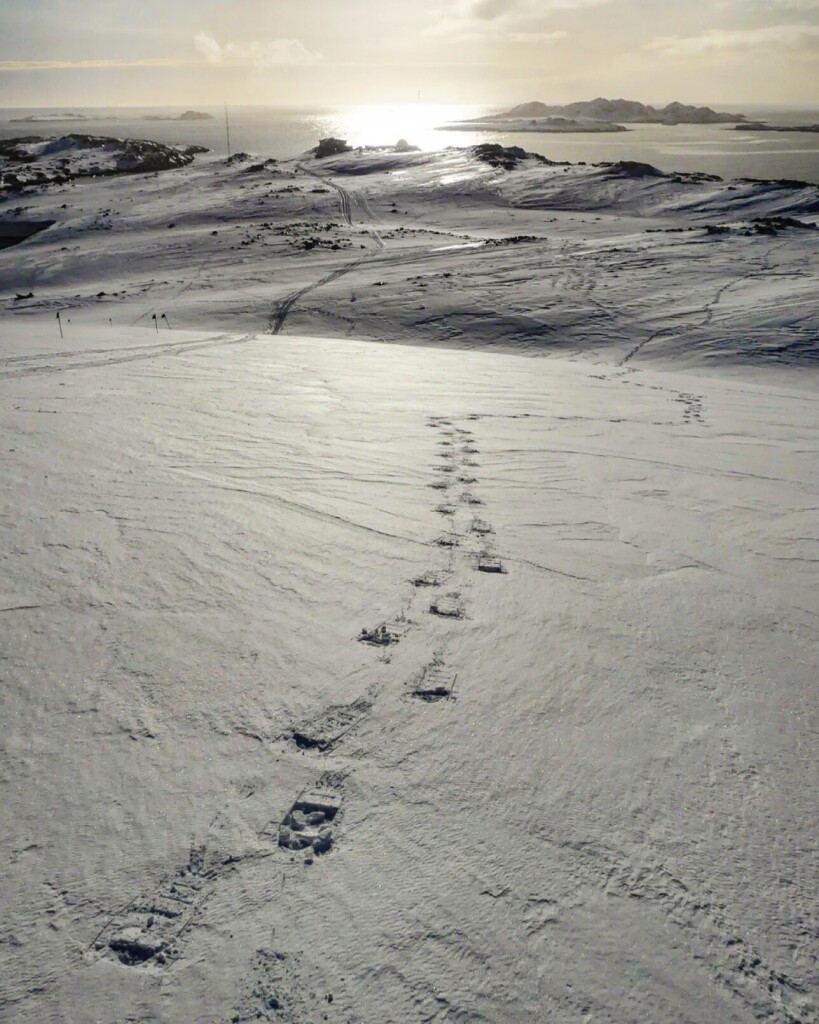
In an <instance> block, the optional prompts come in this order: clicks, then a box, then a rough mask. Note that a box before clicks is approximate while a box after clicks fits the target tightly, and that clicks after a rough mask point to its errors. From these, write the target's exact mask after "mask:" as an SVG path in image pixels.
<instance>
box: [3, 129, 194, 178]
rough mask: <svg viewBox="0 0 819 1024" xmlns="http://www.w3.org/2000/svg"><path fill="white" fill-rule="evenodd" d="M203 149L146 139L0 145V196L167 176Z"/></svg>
mask: <svg viewBox="0 0 819 1024" xmlns="http://www.w3.org/2000/svg"><path fill="white" fill-rule="evenodd" d="M204 152H207V150H206V149H204V148H203V147H202V146H187V147H184V148H177V147H175V146H165V145H163V144H162V143H160V142H151V141H149V140H147V139H112V138H107V137H106V136H98V135H80V134H75V133H72V134H70V135H63V136H60V137H59V138H41V137H39V136H26V137H24V138H17V139H6V140H3V141H0V192H3V191H7V192H8V191H14V192H19V191H21V190H22V189H24V188H26V187H28V186H32V185H48V184H50V183H56V184H61V183H63V182H66V181H73V180H74V179H75V178H88V177H105V176H109V175H115V174H144V173H147V172H149V171H166V170H170V169H172V168H176V167H185V166H187V165H188V164H190V163H192V161H193V159H194V156H195V155H196V154H197V153H204Z"/></svg>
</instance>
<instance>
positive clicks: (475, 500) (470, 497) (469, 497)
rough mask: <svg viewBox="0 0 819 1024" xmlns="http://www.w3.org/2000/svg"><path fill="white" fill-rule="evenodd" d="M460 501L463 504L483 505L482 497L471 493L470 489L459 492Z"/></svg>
mask: <svg viewBox="0 0 819 1024" xmlns="http://www.w3.org/2000/svg"><path fill="white" fill-rule="evenodd" d="M461 502H462V504H464V505H483V499H481V498H479V497H478V496H477V495H475V494H472V493H471V492H470V491H464V492H463V494H461Z"/></svg>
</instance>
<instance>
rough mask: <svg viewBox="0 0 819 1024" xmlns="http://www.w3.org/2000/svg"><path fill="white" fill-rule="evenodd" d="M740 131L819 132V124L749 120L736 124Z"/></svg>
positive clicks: (735, 128)
mask: <svg viewBox="0 0 819 1024" xmlns="http://www.w3.org/2000/svg"><path fill="white" fill-rule="evenodd" d="M734 131H738V132H819V124H795V125H791V124H764V123H763V122H762V121H748V122H747V123H746V124H738V125H735V126H734Z"/></svg>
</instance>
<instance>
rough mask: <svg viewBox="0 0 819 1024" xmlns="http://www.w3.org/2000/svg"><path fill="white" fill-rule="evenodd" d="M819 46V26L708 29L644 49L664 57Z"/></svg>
mask: <svg viewBox="0 0 819 1024" xmlns="http://www.w3.org/2000/svg"><path fill="white" fill-rule="evenodd" d="M815 46H819V25H768V26H766V27H764V28H746V29H733V30H731V29H708V30H707V31H706V32H703V33H701V34H700V35H698V36H661V37H659V38H657V39H652V40H651V41H650V42H648V43H646V44H645V46H644V49H646V50H652V51H653V52H655V53H660V54H662V55H664V56H667V57H694V56H698V55H700V54H707V53H728V52H731V51H734V52H743V51H748V50H773V49H777V50H788V49H789V50H798V49H806V48H813V47H815Z"/></svg>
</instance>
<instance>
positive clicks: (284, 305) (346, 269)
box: [267, 164, 385, 334]
mask: <svg viewBox="0 0 819 1024" xmlns="http://www.w3.org/2000/svg"><path fill="white" fill-rule="evenodd" d="M297 169H298V170H300V171H301V172H302V173H303V174H307V175H309V176H310V177H312V178H317V179H318V180H319V181H321V182H324V183H325V184H327V185H329V186H330V187H331V188H333V189H335V191H336V192H337V193H338V197H339V202H340V204H341V215H342V217H343V218H344V222H345V223H346V224H347V226H348V227H353V226H354V222H353V203H354V199H353V197H352V195H351V193H350V192H349V191H348V190H347V189H346V188H344V187H343V186H341V185H339V184H337V183H336V182H335V181H333V180H332V179H331V178H329V177H326V176H325V175H322V174H318V173H316V171H311V170H309V169H308V168H306V167H303V166H302V165H301V164H299V165H297ZM360 205H361V206H362V208H363V209H364V210H365V212H367V213H368V212H369V210H368V208H367V206H366V204H365V203H364V202H363V201H361V202H360ZM365 230H366V232H367V234H368V235H369V236H370V238H371V239H372V240H373V242H374V243H375V250H374V251H372V252H368V253H367V254H366V255H365V256H359V257H357V258H356V259H354V260H352V261H351V262H349V263H346V264H345V265H344V266H342V267H338V268H337V269H336V270H333V271H331V272H330V273H329V274H325V275H324V276H323V277H321V278H319V279H318V280H317V281H313V282H312V283H311V284H308V285H305V286H304V287H303V288H299V289H298V290H297V291H294V292H291V293H290V295H287V296H285V298H284V299H282V300H281V302H279V303H278V304H277V305H276V308H275V309H274V310H273V313H272V314H271V316H270V320H269V322H268V328H267V330H268V333H269V334H280V333H281V331H282V328H283V327H284V324H285V321H286V320H287V317H288V316H289V315H290V313H291V311H292V309H293V307H294V306H295V305H296V303H298V302H300V301H301V300H302V299H303V298H304V297H305V296H306V295H309V294H310V293H311V292H314V291H316V290H317V289H318V288H321V287H323V286H324V285H327V284H331V283H332V282H333V281H337V280H339V279H340V278H342V277H344V276H346V275H347V274H349V273H351V272H352V271H353V270H356V269H357V268H358V267H360V266H362V264H364V263H369V262H371V261H372V260H374V259H375V258H376V257H377V256H379V255H380V254H381V253H382V252H383V251H384V249H385V243H384V239H383V238H382V237H381V235H380V234H379V233H378V231H377V230H376V229H375V228H374V227H368V228H366V229H365Z"/></svg>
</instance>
